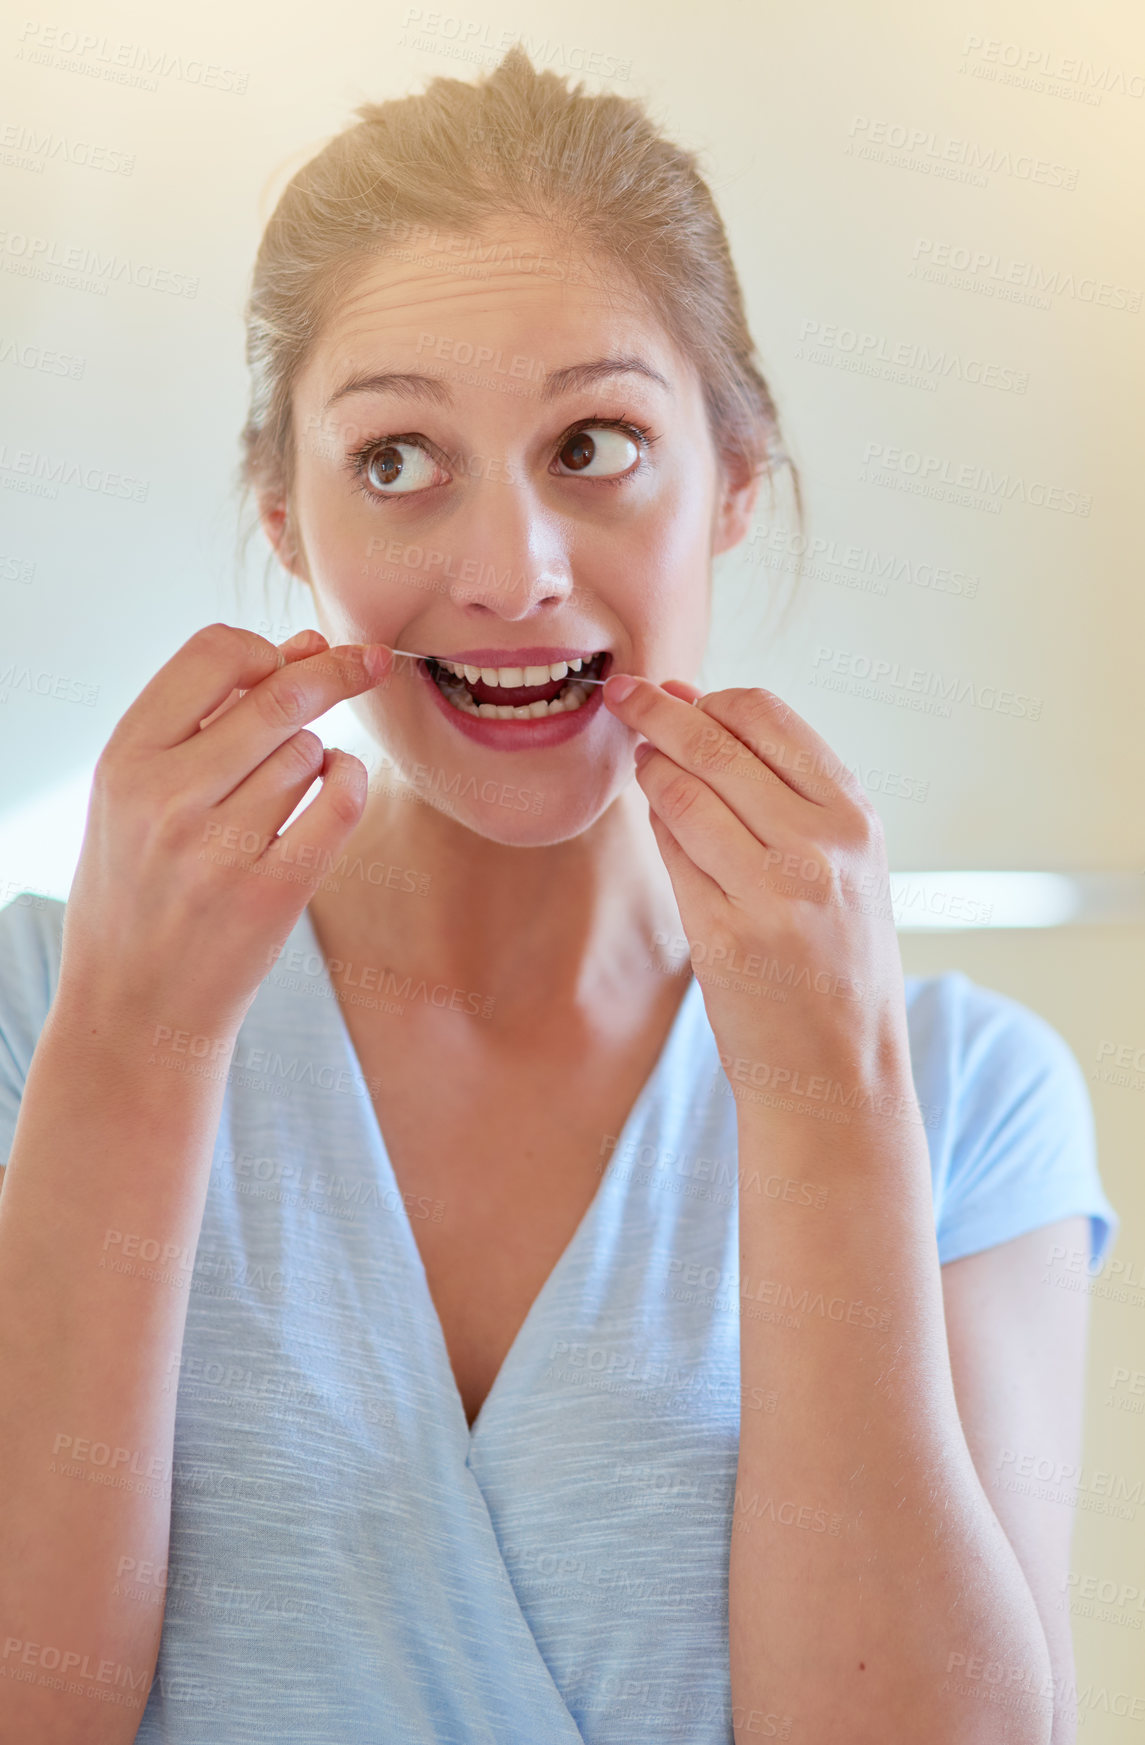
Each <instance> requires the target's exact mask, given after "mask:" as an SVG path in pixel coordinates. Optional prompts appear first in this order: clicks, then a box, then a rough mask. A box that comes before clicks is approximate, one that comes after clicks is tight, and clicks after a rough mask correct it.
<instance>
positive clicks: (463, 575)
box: [442, 467, 574, 623]
mask: <svg viewBox="0 0 1145 1745" xmlns="http://www.w3.org/2000/svg"><path fill="white" fill-rule="evenodd" d="M510 470H511V469H510ZM503 471H504V469H501V473H503ZM442 535H443V538H442V543H443V544H444V543H445V539H446V537H448V541H449V556H450V558H451V559H452V562H451V563H449V564H447V566H446V575H447V577H448V581H449V597H450V599H451V601H452V602H453V604H454V605H456V606H460V607H461V608H462V610H463V611H466V612H469V613H471V614H472V615H473V616H474V617H493V618H499V619H504V620H505V621H506V622H507V623H516V622H517V621H518V620H520V619H524V618H529V617H532V616H535V615H536V614H537V613H538V612H542V611H544V610H545V609H547V608H551V607H554V606H559V605H562V604H563V603H564V601H566V600H567V599H568V598H569V596H570V595H571V594H572V592H573V585H574V584H573V575H572V551H571V546H572V529H571V528H570V527H568V526H566V525H564V524H563V523H562V521H561V518H560V517H559V516H558V515H556V514H555V513H554V512H553V511H552V510H551V509H550V508H548V507H547V506H546V505H545V504H544V503H542V502H541V501H540V500H539V498H538V495H537V493H536V491H535V490H534V489H533V487H532V485H531V483H530V481H529V480H528V479H526V478H522V477H521V476H519V475H518V476H517V477H514V478H510V479H505V478H504V477H503V476H499V472H498V470H496V469H493V468H492V467H491V468H490V469H489V476H487V477H484V478H481V479H480V480H475V481H473V482H472V484H471V487H470V489H469V491H468V492H467V494H466V500H465V502H464V503H463V504H462V505H460V506H459V508H458V510H457V512H456V514H455V515H453V516H451V517H450V519H449V524H448V533H447V531H446V529H445V528H443V529H442Z"/></svg>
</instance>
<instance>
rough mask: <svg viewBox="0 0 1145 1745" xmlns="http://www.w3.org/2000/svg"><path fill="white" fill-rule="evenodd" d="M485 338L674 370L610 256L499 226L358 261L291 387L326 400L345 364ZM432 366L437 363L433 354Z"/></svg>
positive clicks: (646, 311) (554, 355)
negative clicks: (635, 357) (632, 355)
mask: <svg viewBox="0 0 1145 1745" xmlns="http://www.w3.org/2000/svg"><path fill="white" fill-rule="evenodd" d="M423 228H427V227H423ZM493 342H497V343H498V344H500V345H507V346H509V348H510V349H512V350H514V351H516V352H528V353H530V354H534V353H538V354H539V353H543V356H544V360H545V364H546V365H549V366H552V365H561V364H565V363H569V362H575V361H580V359H581V358H582V357H585V358H587V357H596V356H600V355H604V354H605V353H611V352H614V351H616V350H617V349H618V348H619V349H621V350H625V351H639V352H640V354H641V355H643V356H645V357H647V359H648V361H649V362H650V363H653V364H655V366H656V367H657V368H659V369H660V370H661V372H662V373H663V374H665V375H669V376H671V377H673V378H677V379H678V378H679V376H680V374H681V373H683V372H682V370H681V365H682V363H683V360H682V359H681V358H679V356H678V355H677V354H676V352H675V348H674V347H673V346H672V344H671V341H670V339H669V337H668V335H667V334H666V333H665V332H664V330H663V328H662V326H661V324H660V322H659V321H658V319H657V317H656V315H655V312H654V311H653V310H652V309H651V308H650V306H649V304H648V301H647V299H646V298H645V297H644V296H643V295H642V294H641V292H640V289H639V287H638V286H637V285H636V283H635V282H634V281H633V280H632V279H631V277H630V276H629V275H628V274H626V273H625V271H624V270H623V268H622V267H621V266H620V265H619V263H615V262H613V261H611V260H608V259H605V258H602V257H600V256H594V255H592V254H589V253H587V252H579V251H578V252H570V251H568V250H559V249H558V248H557V247H556V246H555V245H554V244H553V242H552V240H551V238H550V239H548V240H546V239H545V238H544V237H543V236H542V235H541V234H540V233H537V232H534V231H530V230H527V229H523V228H513V227H510V226H508V225H506V226H504V227H502V228H499V229H497V230H495V231H493V230H487V231H485V232H484V233H482V234H481V235H479V236H464V235H461V234H459V233H458V234H454V233H446V232H442V231H432V232H431V233H430V235H429V236H428V237H422V238H419V239H418V241H417V243H416V244H414V245H411V246H409V247H404V248H403V247H398V246H395V247H394V248H393V249H392V250H391V251H389V252H387V253H382V254H379V255H377V256H371V257H368V258H367V259H366V260H364V262H363V264H362V266H361V268H360V269H359V271H358V273H357V275H356V276H355V277H354V278H353V279H352V281H351V283H350V285H349V286H348V288H347V289H346V290H345V292H344V293H343V295H342V296H341V298H340V299H339V301H338V302H337V304H336V305H335V306H334V308H333V309H332V310H331V311H330V312H329V314H328V315H327V317H326V319H325V321H324V323H323V327H322V330H321V332H320V334H319V336H318V338H317V340H316V341H315V343H314V346H313V347H312V349H311V352H310V355H309V357H308V359H307V362H306V365H305V367H304V369H303V371H302V373H301V374H300V376H299V378H298V380H297V382H296V384H295V391H296V395H297V396H298V398H300V399H301V398H310V397H315V398H318V399H320V400H321V399H324V398H325V397H326V396H327V395H328V394H329V393H330V392H331V391H332V390H333V388H334V386H335V385H336V382H337V380H339V379H340V378H341V376H342V375H343V374H344V372H345V370H346V369H347V367H348V366H352V365H356V364H362V363H369V362H372V361H383V360H384V359H387V358H388V359H390V360H391V361H392V360H393V359H395V358H397V357H399V356H400V357H401V358H402V359H403V360H404V361H408V360H409V358H410V357H411V355H412V356H414V357H418V358H421V359H422V360H423V362H424V363H429V362H430V361H431V360H433V359H435V358H436V359H440V358H453V357H455V356H457V357H458V358H459V359H460V357H461V356H462V355H463V351H464V347H465V345H466V344H467V343H469V344H481V343H493ZM586 348H587V349H586ZM433 367H434V368H435V369H436V370H437V372H438V373H440V368H441V366H440V364H435V365H434V366H433Z"/></svg>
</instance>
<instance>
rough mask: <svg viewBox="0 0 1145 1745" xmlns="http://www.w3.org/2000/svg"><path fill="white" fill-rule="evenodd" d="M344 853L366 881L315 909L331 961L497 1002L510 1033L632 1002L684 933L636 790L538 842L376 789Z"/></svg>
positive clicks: (346, 883)
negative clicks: (627, 993)
mask: <svg viewBox="0 0 1145 1745" xmlns="http://www.w3.org/2000/svg"><path fill="white" fill-rule="evenodd" d="M343 852H344V854H345V857H346V859H345V864H346V867H347V869H351V868H358V872H360V873H361V876H358V872H354V873H352V874H351V873H349V872H348V876H346V877H344V878H342V879H341V880H332V881H331V883H332V884H333V885H334V888H333V889H320V890H319V891H317V892H316V893H315V896H314V897H313V898H312V899H311V902H310V912H311V917H312V919H313V920H314V922H315V926H316V930H317V932H318V935H319V938H320V940H321V942H322V944H323V947H324V949H325V950H326V952H327V954H328V955H339V956H343V957H346V956H349V955H353V956H354V957H355V960H356V961H358V962H361V963H373V964H378V965H382V964H385V965H387V966H391V967H393V968H394V969H395V970H400V971H402V972H403V973H414V974H416V975H418V976H425V977H426V978H428V979H430V980H432V981H434V982H438V983H445V984H446V985H448V986H451V987H454V988H458V989H461V990H464V991H465V992H466V993H474V992H475V993H477V994H478V995H480V996H481V997H485V996H490V995H491V996H492V997H493V998H494V999H495V1001H496V1009H497V1014H498V1022H499V1025H500V1024H501V1023H503V1022H507V1023H515V1022H528V1021H529V1019H530V1017H532V1016H534V1015H536V1014H539V1013H541V1012H547V1013H550V1014H551V1013H552V1012H553V1010H554V1009H561V1008H564V1009H567V1008H569V1007H570V1006H571V1007H573V1008H575V1007H579V1006H582V1005H588V1004H592V1003H595V1002H598V1001H600V1000H601V999H605V998H607V997H608V996H609V994H610V993H615V994H617V995H618V996H619V995H622V994H623V992H624V990H625V989H629V990H630V989H631V987H632V984H633V981H634V980H636V981H638V982H646V981H647V966H648V963H649V960H650V958H653V957H654V956H657V955H659V954H658V953H657V950H656V946H655V936H656V935H657V933H660V935H661V937H662V938H663V937H665V936H666V937H668V938H673V937H675V936H677V935H679V934H680V933H681V932H682V929H681V925H680V915H679V909H678V907H677V903H676V898H675V894H674V892H673V889H672V884H671V881H670V879H669V877H668V874H667V870H666V869H665V867H664V863H663V861H662V859H661V857H660V851H659V849H658V848H657V846H656V839H655V837H654V836H653V835H652V831H651V828H650V827H649V824H648V817H647V802H646V800H645V799H644V796H643V794H642V793H641V791H640V790H639V788H638V787H637V786H636V784H635V783H634V782H633V783H630V784H629V785H628V787H627V788H625V790H624V791H623V792H622V793H621V794H620V795H618V796H617V798H616V799H615V800H614V801H613V803H612V805H611V806H609V807H608V809H607V811H605V812H604V813H602V814H601V816H600V817H599V818H598V819H597V820H596V822H595V823H594V824H593V825H592V826H591V827H590V828H589V829H588V830H585V831H582V832H581V833H580V834H579V835H577V836H575V837H572V838H571V839H569V840H568V841H566V842H558V843H554V844H551V845H549V846H545V847H536V848H520V847H513V846H507V845H505V844H503V843H499V842H494V841H491V840H490V839H489V838H488V837H484V836H480V835H478V834H477V833H476V832H475V831H472V830H469V829H467V828H466V827H465V826H464V825H462V824H459V823H458V822H457V821H456V820H455V819H453V818H451V817H449V816H448V815H447V814H445V813H443V812H441V811H439V810H438V809H437V808H436V807H435V806H433V805H431V804H429V803H428V802H426V801H424V800H421V799H418V798H412V797H409V795H408V794H407V792H406V790H405V789H404V788H401V789H399V788H397V787H396V785H394V786H387V785H383V786H375V787H372V788H371V792H370V797H369V800H368V802H367V805H366V810H365V812H364V814H363V816H362V818H361V820H360V822H359V824H358V826H357V828H356V830H355V832H354V834H353V836H352V838H351V839H350V841H349V842H348V843H347V845H346V848H345V850H344V851H343ZM341 858H342V857H341V855H339V856H338V859H341ZM359 863H360V866H359ZM411 886H412V887H413V889H411V888H410V887H411ZM685 961H686V960H685ZM652 981H653V982H661V983H662V977H661V976H660V975H656V976H654V977H653V978H652Z"/></svg>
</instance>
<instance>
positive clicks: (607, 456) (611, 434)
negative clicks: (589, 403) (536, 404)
mask: <svg viewBox="0 0 1145 1745" xmlns="http://www.w3.org/2000/svg"><path fill="white" fill-rule="evenodd" d="M591 428H592V430H593V431H594V432H595V434H594V435H592V436H590V435H589V433H588V430H574V431H573V433H572V435H571V436H570V437H569V439H568V441H567V442H566V443H565V444H564V446H563V448H561V449H560V451H559V453H558V454H557V459H558V461H559V462H560V463H561V465H562V467H568V469H569V471H570V472H574V473H583V472H585V470H586V469H587V468H588V467H591V466H593V465H594V463H596V465H595V470H594V472H593V473H592V474H591V477H593V478H609V477H612V478H615V477H616V476H617V475H618V474H620V473H626V472H629V471H631V469H632V468H633V467H634V466H635V464H636V462H637V461H638V460H639V459H640V450H639V448H638V447H637V445H636V443H635V442H634V441H633V439H632V437H631V436H629V435H628V434H627V432H626V431H623V430H613V429H611V428H610V427H609V426H608V425H606V424H594V425H592V426H591Z"/></svg>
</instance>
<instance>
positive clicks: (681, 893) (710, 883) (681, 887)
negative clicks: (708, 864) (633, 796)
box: [648, 806, 723, 916]
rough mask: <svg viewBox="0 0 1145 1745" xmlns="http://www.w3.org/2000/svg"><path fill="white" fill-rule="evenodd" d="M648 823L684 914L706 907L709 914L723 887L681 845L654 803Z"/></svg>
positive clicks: (693, 912) (696, 911)
mask: <svg viewBox="0 0 1145 1745" xmlns="http://www.w3.org/2000/svg"><path fill="white" fill-rule="evenodd" d="M648 822H649V824H650V825H651V827H652V834H653V836H654V837H655V838H656V846H657V848H658V849H659V850H660V857H661V859H662V860H663V862H664V865H665V867H666V869H667V872H668V877H669V878H670V879H671V881H672V889H673V891H674V892H675V895H676V902H677V904H678V906H679V908H680V912H681V916H682V915H683V911H684V910H685V909H686V910H688V912H689V913H690V914H696V913H700V912H703V911H704V910H706V911H707V912H708V913H709V914H710V913H711V912H712V910H713V908H714V907H715V905H716V903H717V901H718V900H719V899H721V898H722V897H723V891H722V890H721V888H720V886H719V885H718V884H717V883H716V881H715V879H713V878H711V877H710V876H709V874H707V873H706V872H701V870H700V868H699V867H698V866H697V865H696V863H695V861H694V860H693V859H692V857H691V855H689V854H688V853H687V852H686V851H685V850H684V849H683V848H681V846H680V844H679V843H678V842H677V841H676V838H675V837H674V836H673V835H672V832H671V831H670V830H669V828H668V826H667V825H666V824H665V823H664V821H663V819H662V818H658V817H657V816H656V813H655V812H654V811H653V810H652V807H651V806H649V808H648Z"/></svg>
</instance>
